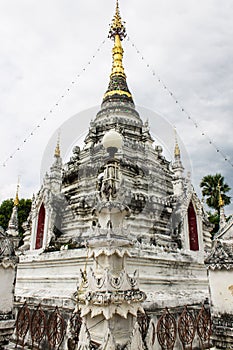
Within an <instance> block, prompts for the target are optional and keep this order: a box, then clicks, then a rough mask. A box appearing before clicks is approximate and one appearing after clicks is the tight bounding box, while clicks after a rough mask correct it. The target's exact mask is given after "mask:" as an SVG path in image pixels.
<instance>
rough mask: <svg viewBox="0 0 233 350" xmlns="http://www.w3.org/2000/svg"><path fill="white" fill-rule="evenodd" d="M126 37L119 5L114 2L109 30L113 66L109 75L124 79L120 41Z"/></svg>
mask: <svg viewBox="0 0 233 350" xmlns="http://www.w3.org/2000/svg"><path fill="white" fill-rule="evenodd" d="M125 37H126V32H125V26H124V22H122V20H121V16H120V10H119V3H118V0H117V2H116V12H115V16H114V17H113V20H112V24H111V26H110V30H109V38H111V39H113V40H114V47H113V49H112V56H113V64H112V73H111V75H121V76H122V77H123V78H125V77H126V76H125V72H124V67H123V64H122V60H123V53H124V50H123V48H122V46H121V40H123V39H124V38H125Z"/></svg>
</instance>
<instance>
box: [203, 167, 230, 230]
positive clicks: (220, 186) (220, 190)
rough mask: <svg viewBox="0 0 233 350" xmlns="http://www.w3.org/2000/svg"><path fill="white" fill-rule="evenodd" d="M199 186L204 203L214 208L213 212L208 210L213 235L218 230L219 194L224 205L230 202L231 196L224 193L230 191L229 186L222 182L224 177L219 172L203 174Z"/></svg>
mask: <svg viewBox="0 0 233 350" xmlns="http://www.w3.org/2000/svg"><path fill="white" fill-rule="evenodd" d="M200 186H201V188H202V195H203V197H205V198H206V204H207V205H208V207H209V208H211V209H214V212H211V211H209V212H208V216H209V221H210V223H211V224H213V225H214V228H213V230H212V232H211V233H212V235H213V236H214V235H215V233H217V232H218V230H219V220H220V215H219V214H220V206H219V194H221V197H222V199H223V201H224V205H228V204H230V203H231V197H229V196H227V195H226V193H227V192H229V191H230V187H229V186H228V185H227V184H226V183H225V182H224V177H223V176H222V175H221V174H215V175H206V176H204V177H203V179H202V180H201V183H200Z"/></svg>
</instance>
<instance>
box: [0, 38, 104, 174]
mask: <svg viewBox="0 0 233 350" xmlns="http://www.w3.org/2000/svg"><path fill="white" fill-rule="evenodd" d="M105 42H106V39H104V40H103V41H102V42H101V44H100V45H99V46H98V48H97V50H96V51H95V52H94V54H93V55H92V56H91V59H90V60H89V61H88V62H87V63H86V64H85V66H84V67H83V68H82V69H81V71H80V73H79V74H77V75H76V77H75V78H74V79H73V80H72V81H71V82H70V83H69V84H68V86H67V87H66V88H65V89H64V91H63V93H62V95H61V96H60V97H59V98H58V99H57V101H56V102H55V103H54V105H53V106H52V107H51V108H50V109H49V111H48V112H47V114H45V116H44V117H43V118H42V119H41V120H40V122H38V124H37V125H36V126H35V127H34V128H33V129H32V130H31V131H30V132H29V134H28V135H27V136H26V137H25V138H24V140H23V141H22V142H21V143H20V144H19V145H18V147H17V148H16V149H15V150H14V151H13V152H12V153H11V154H10V155H9V156H8V157H7V158H6V159H5V160H4V161H3V162H2V163H1V164H0V166H2V167H6V166H7V163H8V162H9V160H10V159H12V158H14V156H15V155H16V153H18V152H19V151H21V149H22V148H23V146H24V145H25V143H26V142H28V141H29V140H30V139H31V138H32V137H33V136H34V134H35V133H36V131H37V130H38V129H39V128H40V127H41V126H42V125H43V123H44V122H45V121H46V120H48V119H49V118H50V117H51V116H52V115H53V114H54V112H55V111H56V109H57V108H58V107H59V105H60V103H61V101H63V100H64V98H65V97H66V96H68V95H69V93H70V91H71V90H72V88H73V87H74V85H75V84H77V83H78V81H79V79H80V77H81V76H82V75H83V74H84V73H85V72H86V70H87V69H88V67H89V66H90V65H91V63H92V62H93V61H94V59H95V58H96V56H97V54H98V53H99V52H100V50H101V49H102V47H103V45H104V44H105Z"/></svg>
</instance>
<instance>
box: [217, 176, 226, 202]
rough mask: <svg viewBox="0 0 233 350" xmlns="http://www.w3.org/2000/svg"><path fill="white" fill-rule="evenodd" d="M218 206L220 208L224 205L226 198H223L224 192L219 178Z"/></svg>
mask: <svg viewBox="0 0 233 350" xmlns="http://www.w3.org/2000/svg"><path fill="white" fill-rule="evenodd" d="M217 189H218V206H219V208H221V207H224V200H223V199H222V194H221V186H220V179H219V180H218V186H217Z"/></svg>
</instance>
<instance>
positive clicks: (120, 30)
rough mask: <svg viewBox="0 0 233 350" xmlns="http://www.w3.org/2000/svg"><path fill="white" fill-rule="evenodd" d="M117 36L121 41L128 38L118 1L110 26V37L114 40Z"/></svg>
mask: <svg viewBox="0 0 233 350" xmlns="http://www.w3.org/2000/svg"><path fill="white" fill-rule="evenodd" d="M116 35H119V38H120V40H121V41H122V40H123V39H124V38H125V37H126V29H125V22H123V21H122V19H121V15H120V9H119V2H118V0H117V1H116V11H115V15H114V17H113V19H112V24H111V25H110V30H109V35H108V37H109V38H110V39H113V40H114V39H115V37H116Z"/></svg>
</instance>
